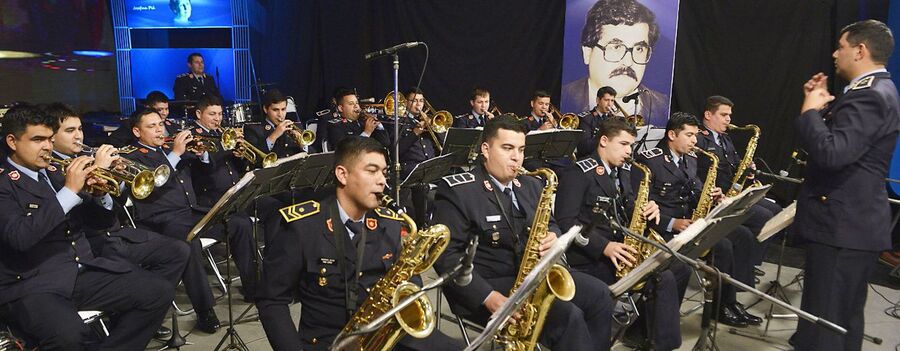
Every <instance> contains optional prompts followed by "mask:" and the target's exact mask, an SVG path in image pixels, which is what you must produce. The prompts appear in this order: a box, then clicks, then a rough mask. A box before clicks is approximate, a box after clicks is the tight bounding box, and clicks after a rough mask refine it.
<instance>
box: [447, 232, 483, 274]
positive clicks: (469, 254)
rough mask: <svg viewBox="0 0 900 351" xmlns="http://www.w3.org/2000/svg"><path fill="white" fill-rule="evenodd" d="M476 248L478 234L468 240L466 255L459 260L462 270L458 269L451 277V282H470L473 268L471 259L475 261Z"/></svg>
mask: <svg viewBox="0 0 900 351" xmlns="http://www.w3.org/2000/svg"><path fill="white" fill-rule="evenodd" d="M477 250H478V236H475V237H473V238H472V241H470V242H469V248H468V249H466V256H464V257H463V258H462V260H460V264H462V270H460V271H459V274H458V275H457V276H456V277H455V278H453V284H456V286H466V285H469V283H471V282H472V270H473V269H475V266H474V265H473V263H472V262H473V261H475V251H477Z"/></svg>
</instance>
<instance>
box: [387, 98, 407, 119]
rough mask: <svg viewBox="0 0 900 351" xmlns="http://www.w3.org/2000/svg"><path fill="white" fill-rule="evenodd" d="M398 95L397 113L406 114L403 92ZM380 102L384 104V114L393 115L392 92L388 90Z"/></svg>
mask: <svg viewBox="0 0 900 351" xmlns="http://www.w3.org/2000/svg"><path fill="white" fill-rule="evenodd" d="M397 96H399V99H398V100H399V101H397V115H400V116H405V115H406V98H405V97H403V94H399V95H397ZM382 104H383V105H384V114H386V115H390V116H393V115H394V92H388V93H387V95H386V96H385V97H384V100H382Z"/></svg>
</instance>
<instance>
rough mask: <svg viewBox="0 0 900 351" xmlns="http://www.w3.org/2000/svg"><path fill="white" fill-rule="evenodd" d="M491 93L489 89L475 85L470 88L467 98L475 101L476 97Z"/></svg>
mask: <svg viewBox="0 0 900 351" xmlns="http://www.w3.org/2000/svg"><path fill="white" fill-rule="evenodd" d="M490 94H491V91H490V90H488V89H487V88H485V87H475V88H473V89H472V94H471V95H470V96H469V100H472V101H475V98H476V97H479V96H481V97H484V96H488V95H490Z"/></svg>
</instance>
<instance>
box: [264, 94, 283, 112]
mask: <svg viewBox="0 0 900 351" xmlns="http://www.w3.org/2000/svg"><path fill="white" fill-rule="evenodd" d="M285 101H287V97H285V96H284V94H282V93H281V91H280V90H278V89H270V90H268V91H266V95H263V107H265V108H269V106H272V105H274V104H280V103H282V102H285Z"/></svg>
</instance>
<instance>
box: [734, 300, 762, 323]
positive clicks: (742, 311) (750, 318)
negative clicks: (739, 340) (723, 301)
mask: <svg viewBox="0 0 900 351" xmlns="http://www.w3.org/2000/svg"><path fill="white" fill-rule="evenodd" d="M731 309H732V310H734V312H735V314H737V315H740V316H741V317H744V320H746V321H747V324H749V325H760V324H762V321H763V320H762V318H759V317H757V316H754V315H752V314H750V312H748V311H747V309H746V308H744V305H742V304H741V303H740V302H736V303H735V304H734V305H731Z"/></svg>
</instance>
